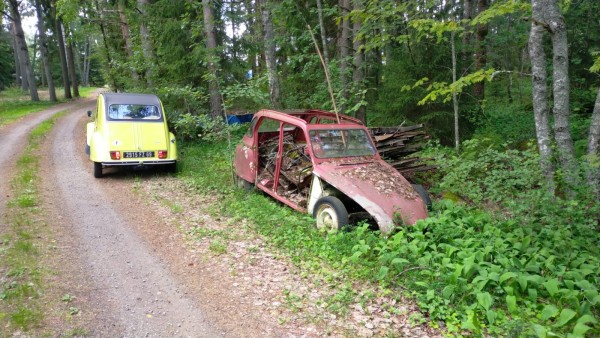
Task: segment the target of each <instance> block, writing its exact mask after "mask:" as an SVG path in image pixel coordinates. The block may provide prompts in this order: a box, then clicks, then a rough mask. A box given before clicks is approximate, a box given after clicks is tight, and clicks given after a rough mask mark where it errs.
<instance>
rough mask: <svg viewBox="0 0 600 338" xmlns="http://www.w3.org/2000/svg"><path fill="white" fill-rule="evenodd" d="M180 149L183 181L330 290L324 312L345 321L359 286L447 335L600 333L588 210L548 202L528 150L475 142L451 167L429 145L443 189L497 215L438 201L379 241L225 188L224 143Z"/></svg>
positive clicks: (446, 156) (598, 261) (597, 253)
mask: <svg viewBox="0 0 600 338" xmlns="http://www.w3.org/2000/svg"><path fill="white" fill-rule="evenodd" d="M239 136H240V135H239V134H238V138H239ZM181 151H182V154H184V157H183V159H182V164H183V170H182V177H183V178H184V179H186V180H189V181H190V183H191V184H193V185H194V186H195V187H197V189H198V191H200V192H201V193H206V194H211V195H212V196H217V197H216V199H217V200H218V205H217V208H218V210H217V212H219V213H220V214H226V215H230V216H231V217H233V218H234V221H233V226H237V223H238V222H236V221H241V220H242V219H245V220H247V221H249V223H250V224H251V228H252V229H254V230H255V231H256V232H257V233H258V234H260V235H261V236H262V237H263V238H264V239H266V240H267V241H268V242H270V243H272V244H273V245H274V246H275V247H277V248H279V250H281V251H282V252H283V253H285V254H286V256H288V257H290V259H291V260H292V261H293V262H294V263H295V264H297V265H299V266H301V270H302V271H306V272H307V273H311V274H316V275H317V276H321V277H319V278H324V279H326V280H327V279H334V280H336V281H339V283H340V289H339V292H338V293H337V294H336V295H335V296H333V297H332V298H331V299H329V300H328V304H329V305H328V309H329V310H330V311H333V312H335V313H341V314H343V311H342V310H343V308H344V304H348V303H349V302H352V301H356V298H357V297H358V296H357V294H356V291H355V290H352V289H349V288H345V287H343V285H346V284H345V281H349V280H354V279H358V280H365V281H372V282H377V283H380V285H382V286H383V287H384V289H385V290H391V291H392V292H393V293H398V294H400V293H402V294H406V293H407V294H409V295H410V296H412V297H413V298H414V299H415V301H416V302H417V304H418V305H419V307H420V308H421V310H422V311H423V312H424V313H425V314H426V316H427V317H428V318H429V320H431V321H433V322H445V324H446V328H447V329H448V332H449V334H454V335H464V334H467V333H470V334H475V335H487V336H539V337H542V336H545V335H546V336H551V335H563V336H565V335H567V334H570V335H573V336H583V335H585V334H587V335H589V336H594V335H598V334H600V325H599V324H598V321H597V320H598V310H599V307H600V294H599V293H598V291H599V290H598V285H599V282H600V280H599V277H598V273H597V272H598V271H599V269H600V249H598V246H597V245H596V243H597V242H598V240H600V238H599V237H600V235H599V234H598V232H597V231H596V230H595V219H594V218H593V217H592V216H593V215H594V212H598V210H595V209H594V204H593V203H591V202H592V201H586V200H584V199H582V200H580V201H563V200H561V199H559V198H555V197H551V196H548V195H547V194H546V192H545V190H543V189H541V188H542V187H540V185H539V182H541V180H540V174H539V169H538V166H539V165H538V164H537V158H536V156H535V152H534V151H532V150H530V149H526V150H523V151H516V150H504V149H502V148H501V147H499V146H497V145H493V144H489V143H486V141H485V140H484V141H478V142H476V141H473V142H470V143H467V144H466V145H465V152H464V155H463V156H461V157H456V158H455V155H454V153H453V152H452V150H446V149H444V148H433V150H432V152H431V154H428V155H427V156H429V155H436V156H437V157H438V158H439V161H438V163H439V164H440V171H441V174H440V177H439V179H440V180H441V182H440V185H443V186H444V187H445V188H444V189H450V188H452V189H451V190H452V191H453V193H454V194H456V195H457V196H460V197H461V198H462V199H465V200H478V201H480V205H484V204H486V205H497V206H499V207H497V208H493V209H492V210H495V211H493V212H489V211H488V212H486V211H482V210H477V209H474V208H469V207H465V206H462V205H459V204H457V203H453V202H450V201H447V200H442V201H440V202H437V203H435V204H434V210H433V211H432V212H431V213H430V217H429V218H427V219H426V220H423V221H420V222H418V223H417V224H416V225H415V226H412V227H405V228H402V229H400V230H399V231H397V232H396V233H394V234H392V235H391V236H390V237H389V238H382V237H381V236H380V234H379V233H378V232H377V231H372V230H371V229H369V225H366V224H365V225H358V226H357V227H355V228H354V229H353V231H349V232H340V233H336V234H330V235H326V236H324V235H323V234H322V233H319V232H318V231H317V230H316V229H315V227H314V220H312V219H311V218H309V217H307V216H306V215H302V214H300V213H297V212H295V211H292V210H291V209H289V208H287V207H285V206H282V205H281V204H279V203H276V202H274V201H273V200H272V199H271V198H268V197H265V196H263V195H261V194H257V193H250V194H248V193H245V192H243V191H241V190H238V189H237V188H234V187H233V182H232V181H231V178H230V177H228V175H223V173H224V172H228V171H229V170H231V167H230V159H229V156H230V150H228V149H227V147H226V145H225V144H224V143H223V142H220V143H197V144H186V145H184V146H183V147H182V148H181ZM454 171H456V172H457V173H456V174H453V172H454ZM459 183H460V184H459ZM439 190H441V188H439V189H438V190H437V191H439ZM433 191H434V192H435V191H436V189H433ZM596 208H597V207H596ZM244 224H248V223H246V221H244ZM217 247H218V246H216V247H215V249H217ZM217 251H218V250H217ZM313 278H314V277H313ZM402 290H404V291H402ZM290 297H291V296H290ZM292 303H294V304H295V302H292ZM340 311H342V312H340ZM414 320H415V321H417V322H421V321H424V320H425V319H424V316H415V317H414Z"/></svg>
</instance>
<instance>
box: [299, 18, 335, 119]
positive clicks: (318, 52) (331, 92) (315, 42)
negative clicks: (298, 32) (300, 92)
mask: <svg viewBox="0 0 600 338" xmlns="http://www.w3.org/2000/svg"><path fill="white" fill-rule="evenodd" d="M306 26H307V27H308V31H309V32H310V37H311V38H312V41H313V43H314V44H315V48H316V49H317V54H319V59H320V60H321V65H322V66H323V70H324V71H325V79H326V80H327V89H328V90H329V96H330V97H331V103H332V104H333V111H334V112H335V118H336V119H337V123H340V115H339V114H338V109H337V105H336V104H335V97H334V96H333V89H332V88H331V78H330V76H329V68H328V67H327V63H325V60H324V59H323V55H322V54H321V50H320V49H319V44H318V43H317V40H316V39H315V35H314V34H313V31H312V28H311V27H310V25H306Z"/></svg>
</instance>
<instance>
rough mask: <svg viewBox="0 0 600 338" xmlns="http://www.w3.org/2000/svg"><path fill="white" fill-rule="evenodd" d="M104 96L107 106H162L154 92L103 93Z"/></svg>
mask: <svg viewBox="0 0 600 338" xmlns="http://www.w3.org/2000/svg"><path fill="white" fill-rule="evenodd" d="M102 96H104V101H105V103H106V106H107V107H108V106H110V105H111V104H142V105H152V106H156V107H159V108H160V100H159V99H158V97H157V96H156V95H153V94H133V93H103V94H102Z"/></svg>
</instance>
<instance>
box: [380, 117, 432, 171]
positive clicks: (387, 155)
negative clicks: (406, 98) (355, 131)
mask: <svg viewBox="0 0 600 338" xmlns="http://www.w3.org/2000/svg"><path fill="white" fill-rule="evenodd" d="M422 129H423V125H422V124H417V125H413V126H397V127H373V128H369V131H370V132H371V136H372V137H373V140H374V141H375V146H376V147H377V150H378V151H379V154H380V155H381V157H382V158H383V159H384V160H385V161H387V162H388V163H390V164H391V165H392V166H393V167H394V168H396V170H398V171H399V172H400V173H401V174H403V175H405V176H411V175H412V174H414V173H415V172H419V171H427V170H432V169H435V166H433V165H429V164H427V163H425V162H424V160H425V159H422V158H420V157H418V156H415V155H414V153H416V152H418V151H419V150H421V149H423V147H424V146H425V145H426V144H427V140H428V139H429V136H428V135H427V134H425V132H424V131H423V130H422Z"/></svg>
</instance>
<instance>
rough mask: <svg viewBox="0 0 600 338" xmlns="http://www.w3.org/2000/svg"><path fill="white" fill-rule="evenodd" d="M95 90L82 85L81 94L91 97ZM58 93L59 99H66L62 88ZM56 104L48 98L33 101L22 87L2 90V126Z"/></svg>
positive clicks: (0, 102)
mask: <svg viewBox="0 0 600 338" xmlns="http://www.w3.org/2000/svg"><path fill="white" fill-rule="evenodd" d="M94 90H95V88H92V87H81V88H79V94H80V96H81V97H89V96H90V95H91V93H92V92H93V91H94ZM40 93H41V91H40ZM56 94H57V96H58V99H59V101H64V93H63V91H62V90H61V88H56ZM55 104H56V103H55V102H50V101H48V100H40V101H37V102H32V101H30V98H29V94H28V93H24V92H23V91H21V89H20V88H15V87H12V88H9V89H7V90H4V91H2V92H0V127H2V126H4V125H7V124H9V123H12V122H14V121H16V120H18V119H20V118H22V117H23V116H26V115H29V114H31V113H35V112H38V111H41V110H43V109H45V108H48V107H51V106H53V105H55Z"/></svg>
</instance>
